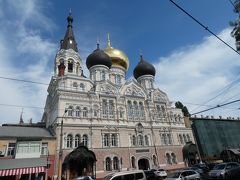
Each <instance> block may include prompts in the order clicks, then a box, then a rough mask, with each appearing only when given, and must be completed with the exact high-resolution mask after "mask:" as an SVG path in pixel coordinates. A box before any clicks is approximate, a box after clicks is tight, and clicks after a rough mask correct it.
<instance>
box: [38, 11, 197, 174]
mask: <svg viewBox="0 0 240 180" xmlns="http://www.w3.org/2000/svg"><path fill="white" fill-rule="evenodd" d="M67 21H68V25H67V30H66V33H65V37H64V39H63V40H62V41H61V43H60V50H59V51H58V52H57V54H56V57H55V65H54V75H53V76H52V78H51V82H50V84H49V87H48V96H47V100H46V105H45V110H44V114H43V117H42V121H43V122H46V125H47V127H48V128H50V129H52V130H53V131H54V132H55V134H56V137H57V153H59V150H60V146H61V143H60V141H61V139H62V150H63V157H65V156H66V155H67V154H68V153H69V152H71V151H72V150H73V149H75V148H76V147H78V146H79V144H80V143H83V144H84V145H85V146H87V147H88V148H89V149H90V150H92V151H93V152H94V153H95V154H96V159H97V162H96V172H97V177H103V176H104V175H105V174H107V173H109V172H112V171H120V170H127V169H152V168H158V167H161V168H164V169H176V168H181V167H184V160H183V156H182V147H183V146H184V144H185V143H186V142H187V141H192V140H193V135H192V132H191V129H190V128H186V127H185V124H184V118H183V114H182V111H181V110H180V109H176V108H173V107H172V106H171V102H170V101H169V99H168V96H167V94H166V93H164V92H163V91H161V90H160V89H159V88H156V87H154V77H155V73H156V71H155V68H154V66H153V65H152V64H150V63H148V62H147V61H145V60H144V58H143V56H140V60H139V63H138V65H137V66H136V67H135V69H134V72H133V76H134V78H132V79H129V80H127V79H126V72H127V70H128V66H129V60H128V57H127V55H126V54H125V53H124V52H122V51H121V50H119V49H116V48H113V47H112V45H111V42H110V38H108V45H107V47H106V48H105V49H100V47H99V44H97V48H96V50H94V51H93V52H92V53H91V54H90V55H89V56H88V57H87V59H86V65H87V68H88V70H89V77H85V76H84V74H83V70H82V63H83V61H82V59H81V57H80V55H79V53H78V48H77V43H76V40H75V37H74V34H73V27H72V23H73V18H72V16H71V15H69V16H68V18H67ZM61 121H62V122H63V128H62V138H61ZM56 162H58V158H57V159H56ZM55 167H58V166H57V165H56V166H55ZM55 171H56V174H57V169H56V170H55Z"/></svg>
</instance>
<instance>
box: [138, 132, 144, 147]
mask: <svg viewBox="0 0 240 180" xmlns="http://www.w3.org/2000/svg"><path fill="white" fill-rule="evenodd" d="M138 145H139V146H143V136H142V135H141V134H139V135H138Z"/></svg>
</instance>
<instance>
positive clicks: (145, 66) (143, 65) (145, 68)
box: [133, 55, 156, 79]
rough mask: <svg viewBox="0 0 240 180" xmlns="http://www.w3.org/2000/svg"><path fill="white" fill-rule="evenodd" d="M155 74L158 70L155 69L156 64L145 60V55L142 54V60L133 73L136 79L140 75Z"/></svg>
mask: <svg viewBox="0 0 240 180" xmlns="http://www.w3.org/2000/svg"><path fill="white" fill-rule="evenodd" d="M155 74H156V70H155V68H154V66H153V65H152V64H150V63H148V62H146V61H144V60H143V57H142V55H141V56H140V61H139V63H138V65H137V66H136V67H135V69H134V71H133V75H134V77H135V79H138V78H139V77H140V76H143V75H152V76H155Z"/></svg>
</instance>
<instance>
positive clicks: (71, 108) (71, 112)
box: [68, 106, 73, 116]
mask: <svg viewBox="0 0 240 180" xmlns="http://www.w3.org/2000/svg"><path fill="white" fill-rule="evenodd" d="M68 116H73V107H72V106H69V107H68Z"/></svg>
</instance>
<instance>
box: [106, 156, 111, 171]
mask: <svg viewBox="0 0 240 180" xmlns="http://www.w3.org/2000/svg"><path fill="white" fill-rule="evenodd" d="M105 163H106V164H105V165H106V166H105V168H106V171H111V159H110V157H107V158H106V160H105Z"/></svg>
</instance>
